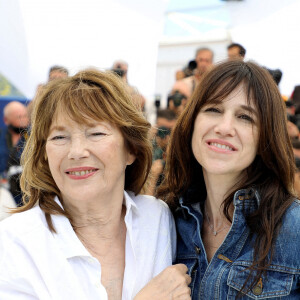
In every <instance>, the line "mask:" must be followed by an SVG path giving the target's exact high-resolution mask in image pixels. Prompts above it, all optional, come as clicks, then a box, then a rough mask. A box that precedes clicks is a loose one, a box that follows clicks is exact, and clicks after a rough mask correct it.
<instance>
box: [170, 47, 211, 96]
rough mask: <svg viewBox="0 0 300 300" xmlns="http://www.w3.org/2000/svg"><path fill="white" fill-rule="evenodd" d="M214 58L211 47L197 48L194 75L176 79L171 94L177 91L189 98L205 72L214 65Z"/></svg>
mask: <svg viewBox="0 0 300 300" xmlns="http://www.w3.org/2000/svg"><path fill="white" fill-rule="evenodd" d="M213 59H214V53H213V51H212V50H211V49H209V48H206V47H204V48H199V49H197V50H196V55H195V62H196V68H194V69H193V75H192V76H188V77H186V78H184V79H182V80H178V81H176V82H175V84H174V85H173V87H172V90H171V93H170V94H171V95H172V94H173V93H175V92H176V91H177V92H179V93H180V94H182V95H185V97H186V98H187V99H189V98H190V97H191V95H192V93H193V91H194V90H195V88H196V86H197V85H198V83H199V82H200V80H201V78H202V76H203V74H204V73H205V72H206V71H208V70H209V69H210V68H211V67H212V65H213Z"/></svg>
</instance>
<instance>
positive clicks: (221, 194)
mask: <svg viewBox="0 0 300 300" xmlns="http://www.w3.org/2000/svg"><path fill="white" fill-rule="evenodd" d="M203 175H204V180H205V186H206V192H207V198H206V201H205V208H204V209H205V214H206V216H207V217H208V218H209V220H210V223H211V224H212V226H213V228H215V230H217V229H218V228H220V226H223V225H224V224H230V223H229V221H228V220H227V219H226V217H225V215H224V213H223V202H224V200H225V198H226V196H227V195H228V193H229V192H230V190H231V189H232V187H233V186H234V184H235V183H236V179H235V178H230V177H229V176H228V175H224V176H222V175H218V176H216V175H208V174H205V173H204V174H203ZM232 212H233V211H232V210H229V213H232Z"/></svg>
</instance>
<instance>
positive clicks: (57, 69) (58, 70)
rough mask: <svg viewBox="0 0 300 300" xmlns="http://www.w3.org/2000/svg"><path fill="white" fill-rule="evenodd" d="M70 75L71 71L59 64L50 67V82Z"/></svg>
mask: <svg viewBox="0 0 300 300" xmlns="http://www.w3.org/2000/svg"><path fill="white" fill-rule="evenodd" d="M68 76H69V71H68V69H67V68H65V67H63V66H59V65H54V66H52V67H50V69H49V73H48V82H49V81H52V80H55V79H60V78H66V77H68Z"/></svg>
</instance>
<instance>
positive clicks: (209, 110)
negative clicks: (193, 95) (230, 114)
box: [204, 107, 220, 113]
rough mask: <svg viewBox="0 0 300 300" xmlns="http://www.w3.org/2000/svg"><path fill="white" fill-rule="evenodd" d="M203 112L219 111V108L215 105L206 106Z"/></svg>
mask: <svg viewBox="0 0 300 300" xmlns="http://www.w3.org/2000/svg"><path fill="white" fill-rule="evenodd" d="M204 111H205V112H214V113H220V110H219V109H218V108H215V107H208V108H206V109H205V110H204Z"/></svg>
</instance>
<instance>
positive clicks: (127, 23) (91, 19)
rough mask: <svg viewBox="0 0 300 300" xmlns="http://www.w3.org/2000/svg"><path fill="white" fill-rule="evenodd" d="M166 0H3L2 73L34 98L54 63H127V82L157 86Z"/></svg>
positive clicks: (145, 88)
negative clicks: (159, 47)
mask: <svg viewBox="0 0 300 300" xmlns="http://www.w3.org/2000/svg"><path fill="white" fill-rule="evenodd" d="M166 4H167V1H165V0H151V1H142V3H141V1H139V0H109V1H105V0H85V1H81V0H0V73H2V74H3V75H4V76H6V77H7V78H8V79H9V80H11V81H12V83H14V84H15V85H16V87H17V88H18V89H19V90H20V91H21V92H23V93H24V94H25V96H27V97H29V98H31V97H32V96H33V95H34V93H35V89H36V86H37V85H38V84H39V83H41V82H45V81H46V80H47V72H48V69H49V67H50V66H51V65H54V64H61V65H64V66H66V67H67V68H68V69H69V70H70V71H71V74H74V73H75V72H76V71H78V70H79V69H81V68H85V67H89V66H95V67H98V68H110V67H111V66H112V63H113V61H114V60H116V59H123V60H126V61H127V62H128V63H129V72H128V77H129V82H130V83H131V84H133V85H135V86H137V87H138V88H139V89H140V91H141V92H142V93H143V94H144V95H145V96H146V97H147V98H149V97H152V96H153V93H154V85H155V72H156V61H157V49H158V41H159V39H160V36H161V34H162V30H163V26H162V20H163V14H164V11H165V8H166Z"/></svg>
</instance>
